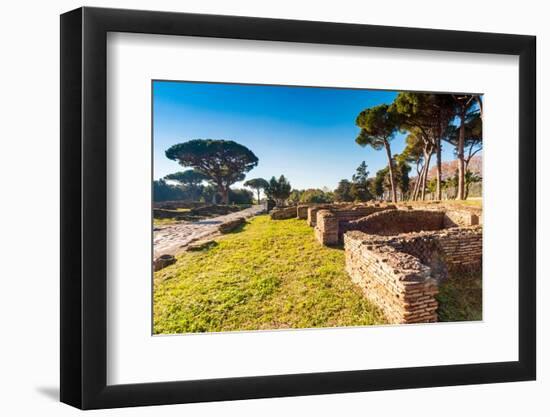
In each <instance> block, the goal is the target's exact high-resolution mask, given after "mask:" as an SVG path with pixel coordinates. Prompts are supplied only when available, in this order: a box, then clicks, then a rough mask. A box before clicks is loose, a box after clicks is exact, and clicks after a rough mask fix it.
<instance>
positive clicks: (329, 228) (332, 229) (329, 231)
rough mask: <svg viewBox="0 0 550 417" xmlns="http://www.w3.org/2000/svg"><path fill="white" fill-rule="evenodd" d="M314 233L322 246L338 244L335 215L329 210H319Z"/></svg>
mask: <svg viewBox="0 0 550 417" xmlns="http://www.w3.org/2000/svg"><path fill="white" fill-rule="evenodd" d="M314 233H315V237H316V238H317V240H318V241H319V243H321V244H322V245H327V246H330V245H336V244H338V218H337V217H336V214H335V213H334V212H332V211H331V210H326V209H325V210H319V211H318V212H317V222H316V226H315V229H314Z"/></svg>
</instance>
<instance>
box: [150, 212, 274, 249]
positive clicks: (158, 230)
mask: <svg viewBox="0 0 550 417" xmlns="http://www.w3.org/2000/svg"><path fill="white" fill-rule="evenodd" d="M263 210H264V206H263V205H255V206H252V207H250V208H247V209H244V210H241V211H237V212H235V213H230V214H225V215H223V216H218V217H212V218H210V219H204V220H200V221H197V222H181V223H178V224H174V225H169V226H156V227H155V231H154V232H153V252H154V255H153V256H154V258H155V259H156V258H157V257H158V256H160V255H164V254H170V255H175V254H176V253H177V252H181V250H182V249H184V248H185V247H186V246H187V245H188V244H189V243H191V242H194V241H196V240H199V239H204V238H206V237H208V236H210V235H212V234H215V233H216V232H217V231H218V226H219V225H220V224H222V223H225V222H227V221H230V220H235V219H237V218H239V217H246V218H248V217H252V216H256V215H257V214H259V213H261V212H262V211H263Z"/></svg>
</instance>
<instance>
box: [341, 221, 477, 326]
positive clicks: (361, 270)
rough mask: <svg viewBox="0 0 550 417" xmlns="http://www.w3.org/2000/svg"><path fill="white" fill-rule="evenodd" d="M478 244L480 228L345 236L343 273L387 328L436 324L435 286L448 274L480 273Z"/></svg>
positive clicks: (358, 233)
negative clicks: (379, 311)
mask: <svg viewBox="0 0 550 417" xmlns="http://www.w3.org/2000/svg"><path fill="white" fill-rule="evenodd" d="M482 239H483V229H482V226H479V225H477V226H469V227H454V228H449V229H443V230H438V231H422V232H414V233H405V234H399V235H396V236H380V235H369V234H367V233H364V232H361V231H349V232H346V233H345V234H344V250H345V257H346V271H347V272H348V274H349V275H350V277H351V279H352V281H353V282H355V283H356V284H357V285H359V287H360V288H361V289H362V290H363V292H364V294H365V296H366V297H367V298H368V299H370V300H371V301H373V302H374V303H375V304H376V305H378V306H379V307H380V308H381V309H382V310H383V311H384V313H385V315H386V317H387V318H388V320H389V321H390V322H391V323H427V322H428V323H429V322H434V321H437V307H438V303H437V300H436V299H435V296H436V295H437V288H438V285H439V283H440V282H441V281H442V280H443V279H445V278H447V275H448V273H449V272H452V271H460V272H463V271H466V270H467V271H479V270H481V267H482V248H483V244H482ZM456 279H458V278H456Z"/></svg>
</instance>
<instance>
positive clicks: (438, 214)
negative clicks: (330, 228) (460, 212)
mask: <svg viewBox="0 0 550 417" xmlns="http://www.w3.org/2000/svg"><path fill="white" fill-rule="evenodd" d="M444 215H445V212H444V211H438V210H385V211H381V212H378V213H374V214H371V215H369V216H366V217H363V218H361V219H359V220H353V221H350V222H349V223H348V225H346V231H347V230H359V231H361V232H365V233H368V234H375V235H382V236H392V235H397V234H400V233H411V232H419V231H422V230H441V229H443V228H444V227H445V226H444V221H443V219H444Z"/></svg>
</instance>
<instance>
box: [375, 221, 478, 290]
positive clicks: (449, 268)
mask: <svg viewBox="0 0 550 417" xmlns="http://www.w3.org/2000/svg"><path fill="white" fill-rule="evenodd" d="M369 244H371V245H387V246H391V247H393V248H394V249H396V250H398V251H400V252H404V253H407V254H409V255H412V256H414V257H416V258H418V260H420V262H422V263H423V264H424V265H427V266H429V267H430V268H431V269H432V275H433V276H434V277H435V278H437V279H439V280H440V279H444V278H446V277H447V273H448V272H465V271H475V270H480V269H481V265H482V257H483V229H482V227H481V226H472V227H467V228H451V229H444V230H440V231H433V232H418V233H409V234H401V235H397V236H392V237H382V236H372V235H369Z"/></svg>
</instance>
